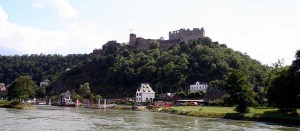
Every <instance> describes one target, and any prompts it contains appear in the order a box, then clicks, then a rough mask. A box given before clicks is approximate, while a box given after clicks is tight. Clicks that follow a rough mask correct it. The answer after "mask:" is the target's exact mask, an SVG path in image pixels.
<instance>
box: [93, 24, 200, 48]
mask: <svg viewBox="0 0 300 131" xmlns="http://www.w3.org/2000/svg"><path fill="white" fill-rule="evenodd" d="M204 37H205V31H204V29H203V28H201V29H199V28H193V29H192V30H190V29H180V30H176V31H170V32H169V40H163V39H145V38H142V37H136V34H133V33H132V34H130V35H129V42H128V44H126V45H122V44H120V43H118V42H117V41H108V42H107V43H106V44H105V45H103V46H102V49H95V50H93V53H92V54H106V53H107V52H110V51H111V50H115V51H120V50H124V49H128V50H131V51H134V52H140V51H144V50H149V49H150V45H151V43H152V42H153V41H157V42H158V43H159V47H158V48H159V49H160V50H161V51H166V50H168V49H169V48H170V47H172V46H174V45H176V44H180V43H181V42H185V41H190V40H191V41H197V40H200V39H202V38H204Z"/></svg>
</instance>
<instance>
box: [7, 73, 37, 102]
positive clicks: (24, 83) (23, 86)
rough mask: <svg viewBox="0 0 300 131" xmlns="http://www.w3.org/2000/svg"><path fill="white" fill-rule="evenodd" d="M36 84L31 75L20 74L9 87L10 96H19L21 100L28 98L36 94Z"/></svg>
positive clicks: (10, 97) (11, 97)
mask: <svg viewBox="0 0 300 131" xmlns="http://www.w3.org/2000/svg"><path fill="white" fill-rule="evenodd" d="M35 86H36V85H35V84H34V82H33V80H32V78H31V76H20V77H18V78H17V79H16V80H15V81H14V82H13V83H12V85H11V87H9V88H8V97H9V99H14V98H18V99H19V100H20V101H22V100H26V99H28V98H29V97H33V96H34V95H35V92H34V89H35Z"/></svg>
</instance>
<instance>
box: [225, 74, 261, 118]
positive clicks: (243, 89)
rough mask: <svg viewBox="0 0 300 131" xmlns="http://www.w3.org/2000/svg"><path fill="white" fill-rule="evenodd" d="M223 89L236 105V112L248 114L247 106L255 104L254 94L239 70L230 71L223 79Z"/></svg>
mask: <svg viewBox="0 0 300 131" xmlns="http://www.w3.org/2000/svg"><path fill="white" fill-rule="evenodd" d="M224 89H225V90H226V91H227V93H228V95H229V99H230V100H231V102H232V103H233V104H235V105H236V111H238V112H241V113H246V112H249V109H248V106H249V105H253V104H255V103H256V102H255V100H254V92H253V91H252V89H251V86H250V83H249V82H248V80H247V77H246V76H245V75H243V74H242V72H241V71H239V70H232V71H231V72H229V75H228V77H227V78H226V79H225V83H224Z"/></svg>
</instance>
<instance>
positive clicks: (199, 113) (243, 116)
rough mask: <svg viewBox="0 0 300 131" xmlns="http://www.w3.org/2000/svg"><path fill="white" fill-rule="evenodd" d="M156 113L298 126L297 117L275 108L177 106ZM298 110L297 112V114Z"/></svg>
mask: <svg viewBox="0 0 300 131" xmlns="http://www.w3.org/2000/svg"><path fill="white" fill-rule="evenodd" d="M153 111H156V112H167V113H172V114H178V115H188V116H196V117H208V118H224V119H233V120H248V121H261V122H271V123H277V124H283V125H292V126H299V125H300V117H299V116H289V115H283V114H281V113H279V112H278V109H276V108H266V107H264V108H251V109H250V112H249V113H238V112H236V111H234V107H210V106H177V107H170V108H160V109H154V110H153ZM299 111H300V110H298V112H299Z"/></svg>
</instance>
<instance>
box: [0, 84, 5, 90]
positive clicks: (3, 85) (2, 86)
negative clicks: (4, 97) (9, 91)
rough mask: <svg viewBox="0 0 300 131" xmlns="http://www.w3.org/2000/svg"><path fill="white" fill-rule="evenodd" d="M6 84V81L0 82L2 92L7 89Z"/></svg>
mask: <svg viewBox="0 0 300 131" xmlns="http://www.w3.org/2000/svg"><path fill="white" fill-rule="evenodd" d="M5 90H6V88H5V84H4V83H0V92H2V91H5Z"/></svg>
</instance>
